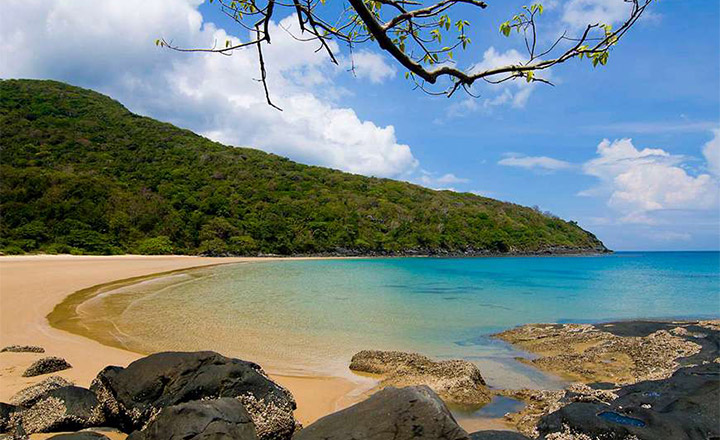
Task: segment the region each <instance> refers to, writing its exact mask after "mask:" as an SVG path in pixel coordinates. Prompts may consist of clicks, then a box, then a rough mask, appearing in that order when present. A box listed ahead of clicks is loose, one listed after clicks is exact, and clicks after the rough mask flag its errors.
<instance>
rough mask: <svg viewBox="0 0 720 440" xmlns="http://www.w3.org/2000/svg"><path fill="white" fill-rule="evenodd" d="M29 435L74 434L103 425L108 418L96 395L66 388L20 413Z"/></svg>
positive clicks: (50, 394)
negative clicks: (59, 432) (46, 433)
mask: <svg viewBox="0 0 720 440" xmlns="http://www.w3.org/2000/svg"><path fill="white" fill-rule="evenodd" d="M20 419H21V421H22V426H23V428H24V429H25V431H26V432H28V433H30V434H32V433H36V432H58V431H74V430H78V429H84V428H90V427H94V426H99V425H102V424H103V422H104V421H105V417H104V414H103V411H102V407H101V406H100V402H99V401H98V399H97V397H96V396H95V394H94V393H92V392H91V391H90V390H87V389H85V388H80V387H76V386H66V387H62V388H57V389H53V390H51V391H49V392H47V393H45V394H44V395H43V396H42V397H40V398H38V399H37V400H36V402H34V403H33V405H32V406H31V407H29V408H28V409H26V410H24V411H22V413H21V414H20Z"/></svg>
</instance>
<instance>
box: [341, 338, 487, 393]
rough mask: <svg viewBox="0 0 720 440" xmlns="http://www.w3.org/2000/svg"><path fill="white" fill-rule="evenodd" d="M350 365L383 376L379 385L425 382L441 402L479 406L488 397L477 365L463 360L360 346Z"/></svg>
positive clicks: (352, 368)
mask: <svg viewBox="0 0 720 440" xmlns="http://www.w3.org/2000/svg"><path fill="white" fill-rule="evenodd" d="M350 369H351V370H354V371H361V372H365V373H373V374H380V375H383V376H385V377H384V378H383V380H382V382H381V384H380V386H381V387H385V386H394V387H403V386H414V385H427V386H429V387H430V388H431V389H432V390H433V391H435V392H436V393H437V394H438V395H439V396H440V398H441V399H443V400H444V401H445V402H448V403H451V404H458V405H468V406H479V405H484V404H486V403H488V402H490V400H491V395H490V392H489V391H488V388H487V386H486V384H485V380H483V378H482V375H481V374H480V370H479V369H478V367H477V366H476V365H475V364H473V363H471V362H468V361H465V360H448V361H433V360H432V359H430V358H428V357H426V356H423V355H421V354H417V353H403V352H400V351H377V350H364V351H361V352H359V353H357V354H356V355H355V356H353V357H352V360H351V361H350Z"/></svg>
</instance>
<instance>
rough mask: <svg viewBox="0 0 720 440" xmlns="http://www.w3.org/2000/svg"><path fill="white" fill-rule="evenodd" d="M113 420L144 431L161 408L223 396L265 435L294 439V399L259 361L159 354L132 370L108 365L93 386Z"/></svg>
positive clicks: (127, 429)
mask: <svg viewBox="0 0 720 440" xmlns="http://www.w3.org/2000/svg"><path fill="white" fill-rule="evenodd" d="M90 389H91V390H93V391H94V392H95V393H96V394H97V396H98V398H99V399H100V401H101V402H102V405H103V407H104V409H105V413H106V415H107V417H108V420H109V421H110V422H111V423H112V426H116V427H118V428H120V429H122V430H123V431H125V432H132V431H136V430H140V429H143V428H144V427H145V425H146V424H147V423H148V422H149V421H150V420H151V419H152V418H153V417H154V416H155V415H156V414H157V413H158V412H160V410H161V409H163V408H165V407H168V406H173V405H179V404H181V403H185V402H192V401H194V400H203V399H217V398H220V397H233V398H238V399H240V401H241V402H242V403H243V405H244V406H245V408H246V409H247V411H248V413H249V414H250V417H251V418H252V420H253V423H254V424H255V429H256V431H257V435H258V437H259V438H260V439H275V438H278V439H282V438H290V437H291V436H292V433H293V432H294V430H295V427H296V425H297V422H296V421H295V418H294V416H293V410H294V409H295V408H296V405H295V400H294V399H293V397H292V395H291V394H290V392H289V391H288V390H286V389H285V388H283V387H281V386H280V385H278V384H276V383H274V382H272V381H271V380H270V379H268V377H267V375H266V374H265V372H264V371H263V370H262V368H260V366H259V365H257V364H255V363H252V362H246V361H241V360H238V359H231V358H227V357H225V356H222V355H219V354H217V353H214V352H210V351H205V352H192V353H186V352H167V353H157V354H154V355H151V356H148V357H145V358H142V359H139V360H137V361H135V362H133V363H131V364H130V365H129V366H128V367H127V368H121V367H107V368H105V369H104V370H102V371H101V372H100V373H99V374H98V376H97V377H96V378H95V380H94V381H93V383H92V386H91V387H90Z"/></svg>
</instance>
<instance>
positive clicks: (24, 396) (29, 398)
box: [10, 376, 73, 408]
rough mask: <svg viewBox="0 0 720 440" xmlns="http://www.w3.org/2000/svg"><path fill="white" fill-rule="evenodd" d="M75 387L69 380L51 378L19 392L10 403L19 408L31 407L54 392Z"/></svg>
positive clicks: (57, 377) (56, 377)
mask: <svg viewBox="0 0 720 440" xmlns="http://www.w3.org/2000/svg"><path fill="white" fill-rule="evenodd" d="M71 385H73V383H72V382H70V381H69V380H67V379H64V378H62V377H60V376H50V377H48V378H47V379H45V380H43V381H42V382H38V383H36V384H35V385H31V386H29V387H27V388H24V389H22V390H20V391H18V392H17V393H16V394H15V395H14V396H12V397H11V398H10V403H12V404H13V405H17V406H24V407H26V408H27V407H31V406H33V404H35V402H37V401H38V399H40V398H41V397H43V396H45V395H46V394H47V393H49V392H50V391H52V390H56V389H58V388H62V387H67V386H71Z"/></svg>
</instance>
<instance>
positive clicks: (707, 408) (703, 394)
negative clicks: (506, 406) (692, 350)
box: [538, 364, 720, 440]
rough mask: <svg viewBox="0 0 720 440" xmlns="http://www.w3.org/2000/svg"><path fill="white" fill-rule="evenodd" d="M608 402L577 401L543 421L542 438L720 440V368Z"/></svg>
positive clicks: (641, 387) (641, 386) (686, 372)
mask: <svg viewBox="0 0 720 440" xmlns="http://www.w3.org/2000/svg"><path fill="white" fill-rule="evenodd" d="M617 394H618V398H617V399H615V400H613V401H612V402H610V403H609V404H607V403H593V402H581V401H576V402H574V403H570V404H568V405H566V406H564V407H562V408H560V409H559V410H557V411H555V412H553V413H552V414H549V415H547V416H544V417H543V418H542V419H541V420H540V423H539V424H538V431H539V433H540V434H542V435H545V436H547V437H548V438H562V437H560V436H556V435H555V434H559V433H572V434H574V435H586V436H589V437H592V438H595V437H600V436H604V437H603V438H625V437H631V436H635V437H634V438H637V439H640V440H651V439H661V438H663V439H665V438H667V439H676V438H677V439H690V440H693V439H698V440H701V439H702V440H706V439H711V438H720V425H718V423H717V421H718V420H720V405H718V402H717V397H718V395H720V367H719V366H718V365H716V364H707V365H701V366H696V367H689V368H681V369H680V370H678V371H677V372H675V374H673V375H672V376H671V377H670V378H668V379H662V380H655V381H644V382H639V383H637V384H634V385H629V386H625V387H623V388H621V389H620V390H618V391H617Z"/></svg>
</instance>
